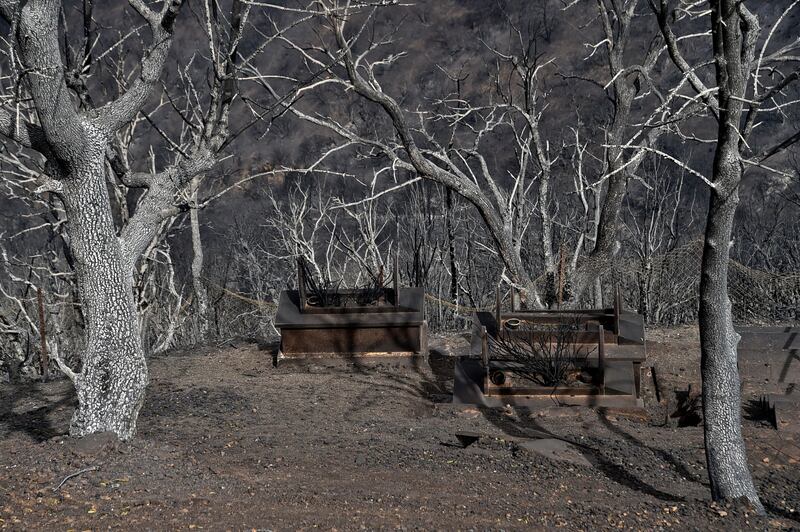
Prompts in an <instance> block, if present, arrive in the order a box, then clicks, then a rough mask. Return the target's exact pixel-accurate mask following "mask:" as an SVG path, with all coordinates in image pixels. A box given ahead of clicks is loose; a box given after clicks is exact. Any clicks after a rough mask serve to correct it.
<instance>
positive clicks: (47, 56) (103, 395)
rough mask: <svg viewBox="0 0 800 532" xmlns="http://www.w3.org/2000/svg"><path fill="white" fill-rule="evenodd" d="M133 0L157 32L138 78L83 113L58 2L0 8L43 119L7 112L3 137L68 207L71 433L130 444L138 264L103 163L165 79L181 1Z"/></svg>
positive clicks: (139, 385)
mask: <svg viewBox="0 0 800 532" xmlns="http://www.w3.org/2000/svg"><path fill="white" fill-rule="evenodd" d="M131 3H132V5H133V6H134V8H135V9H136V10H137V11H138V12H139V13H140V14H141V15H142V16H143V17H145V18H146V19H147V21H148V22H149V25H150V28H151V31H152V33H153V42H152V43H151V46H150V47H149V48H148V49H147V50H146V52H145V54H144V58H143V59H142V62H141V65H140V73H139V77H138V78H136V79H135V80H134V81H133V82H132V83H131V84H130V86H129V87H128V89H127V91H126V92H125V94H123V95H122V96H120V97H119V98H118V99H117V100H114V101H112V102H110V103H108V104H107V105H105V106H104V107H103V108H102V109H93V110H90V111H89V112H83V111H78V110H77V109H76V108H75V105H74V102H73V100H72V96H71V93H70V89H69V88H68V87H67V86H66V81H65V80H66V75H65V72H64V66H63V63H62V53H61V49H60V42H59V35H60V31H59V30H60V28H59V24H58V20H59V13H60V12H61V9H62V5H61V2H60V1H58V0H38V1H28V2H19V3H18V2H15V1H13V0H8V1H4V2H0V15H2V17H3V18H4V19H5V20H6V21H18V24H15V25H12V27H13V28H15V29H16V34H15V35H14V38H15V41H16V45H17V46H18V48H19V51H20V55H19V57H20V60H21V63H22V66H23V67H24V68H25V69H26V70H27V75H26V76H24V79H25V83H26V86H27V88H28V89H29V90H30V94H31V101H32V103H33V105H34V106H35V109H36V114H37V117H38V121H39V122H40V124H38V125H37V124H35V123H33V122H27V121H26V117H22V116H19V115H18V116H15V117H14V119H13V121H12V119H11V117H10V116H9V115H8V113H7V112H4V113H0V130H1V131H0V132H2V134H3V135H5V136H6V137H9V138H12V139H13V140H15V141H16V142H19V143H20V144H22V145H23V146H26V147H29V148H33V149H35V150H37V151H39V152H40V153H41V154H42V155H44V156H45V157H46V159H47V165H46V174H45V175H42V176H41V178H40V181H41V182H42V186H40V187H39V189H37V192H45V191H49V192H53V193H55V194H57V195H58V196H59V197H60V198H61V200H62V201H63V204H64V209H65V212H66V219H67V223H66V232H67V235H68V239H67V240H68V242H69V246H70V250H69V252H70V255H71V257H72V259H73V264H74V268H75V277H76V280H77V286H78V294H79V298H80V301H81V311H82V315H83V319H84V321H85V326H86V329H85V335H86V348H85V351H84V352H83V354H82V356H81V370H80V371H79V372H77V373H76V372H74V371H73V370H72V369H71V368H69V367H67V366H66V364H64V362H63V360H61V359H60V358H59V357H55V360H56V362H57V363H58V365H59V368H60V369H61V370H62V371H63V372H64V373H65V374H66V375H67V376H68V377H69V378H70V379H71V380H72V382H73V384H74V386H75V389H76V393H77V396H78V408H77V410H76V411H75V414H74V416H73V418H72V422H71V424H70V434H71V435H73V436H85V435H87V434H91V433H95V432H105V431H111V432H114V433H115V434H116V435H117V436H118V437H119V438H120V439H129V438H131V437H132V436H133V435H134V433H135V431H136V419H137V416H138V414H139V410H140V409H141V407H142V403H143V401H144V392H145V388H146V386H147V382H148V376H147V366H146V362H145V356H144V350H143V348H142V344H141V337H140V334H139V325H138V320H137V315H136V307H135V304H134V298H133V292H132V285H131V278H132V273H131V271H132V266H133V264H132V261H131V260H130V257H129V256H128V255H127V253H126V252H125V245H124V243H123V240H122V239H121V238H118V237H117V231H116V227H115V224H114V219H113V215H112V207H111V200H110V197H109V193H108V189H107V185H106V173H105V172H106V160H105V158H106V150H107V148H108V146H109V141H110V139H111V137H112V136H113V134H114V133H115V132H116V131H117V130H119V128H120V127H122V126H123V125H124V124H126V123H128V122H129V121H130V120H131V119H132V118H133V117H134V116H135V115H136V114H137V113H138V112H139V111H140V109H141V108H142V107H143V106H144V104H145V102H146V101H147V99H148V97H149V95H150V93H151V90H152V88H153V87H154V86H155V84H156V83H157V81H158V79H159V77H160V74H161V70H162V67H163V65H164V62H165V61H166V57H167V54H168V52H169V48H170V45H171V41H172V27H173V23H174V20H175V17H176V16H177V13H178V11H179V9H180V6H181V2H180V0H170V1H169V3H164V4H162V6H161V10H160V11H159V12H158V13H156V12H155V11H152V10H151V9H150V8H149V7H147V6H146V5H145V4H144V3H142V2H141V0H131ZM134 260H135V259H134Z"/></svg>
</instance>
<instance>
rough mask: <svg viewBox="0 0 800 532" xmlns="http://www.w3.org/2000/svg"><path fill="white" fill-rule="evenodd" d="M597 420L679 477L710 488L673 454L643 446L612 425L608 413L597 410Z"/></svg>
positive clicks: (633, 437) (637, 440) (642, 443)
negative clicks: (652, 455) (650, 454)
mask: <svg viewBox="0 0 800 532" xmlns="http://www.w3.org/2000/svg"><path fill="white" fill-rule="evenodd" d="M597 418H598V420H599V421H600V423H602V424H603V426H604V427H606V428H607V429H608V430H609V431H611V432H613V433H614V434H617V435H618V436H621V437H622V438H623V439H625V440H626V441H628V442H630V443H632V444H634V445H636V446H637V447H640V448H642V449H646V450H648V451H650V452H651V453H653V454H654V455H656V456H658V457H659V458H660V459H661V460H663V461H665V462H666V463H668V464H669V465H670V467H671V468H672V469H673V470H674V471H675V472H676V473H678V474H679V475H681V476H682V477H683V478H685V479H686V480H689V481H691V482H697V483H699V484H702V485H703V486H705V487H710V486H709V483H708V482H707V481H704V480H703V479H702V478H699V475H698V474H697V473H696V472H694V471H692V470H690V469H689V468H688V467H686V464H684V463H683V462H681V461H680V460H679V459H678V458H676V457H675V456H674V455H673V454H671V453H669V452H668V451H665V450H664V449H659V448H657V447H652V446H650V445H647V444H645V443H644V442H643V441H642V440H640V439H638V438H637V437H636V436H634V435H633V434H630V433H629V432H626V431H624V430H623V429H622V428H620V427H619V426H617V425H615V424H614V423H612V422H611V420H610V419H609V418H608V412H607V411H606V410H605V409H603V408H601V409H598V411H597Z"/></svg>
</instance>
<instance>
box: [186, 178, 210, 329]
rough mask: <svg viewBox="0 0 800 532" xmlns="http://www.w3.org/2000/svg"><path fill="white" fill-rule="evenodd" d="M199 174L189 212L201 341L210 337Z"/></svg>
mask: <svg viewBox="0 0 800 532" xmlns="http://www.w3.org/2000/svg"><path fill="white" fill-rule="evenodd" d="M199 188H200V179H199V176H195V178H194V179H193V180H192V200H193V201H192V203H193V205H192V208H191V211H190V212H189V216H190V224H191V228H192V286H193V288H194V296H195V301H196V304H197V320H198V322H197V336H198V338H197V339H198V341H199V342H200V343H202V342H205V340H206V338H207V337H208V326H209V325H208V291H207V290H206V286H205V285H204V284H203V262H204V254H203V241H202V239H201V237H200V212H199V210H198V205H197V195H198V189H199Z"/></svg>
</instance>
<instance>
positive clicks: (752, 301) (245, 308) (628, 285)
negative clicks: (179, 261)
mask: <svg viewBox="0 0 800 532" xmlns="http://www.w3.org/2000/svg"><path fill="white" fill-rule="evenodd" d="M702 252H703V241H702V240H693V241H691V242H688V243H686V244H684V245H682V246H679V247H676V248H675V249H672V250H670V251H668V252H666V253H662V254H657V255H650V256H644V255H642V256H634V257H632V256H622V257H616V258H614V259H606V258H594V259H593V258H588V259H586V260H584V261H582V262H579V264H578V266H577V268H576V269H575V270H574V271H573V272H571V273H570V274H568V278H567V279H566V289H565V292H566V293H565V295H564V297H565V304H566V305H570V306H573V307H578V308H591V307H599V306H610V305H611V302H612V301H613V297H614V292H615V290H616V289H617V287H618V288H619V290H620V292H621V294H622V296H623V300H624V304H625V307H626V308H627V309H630V310H634V311H636V312H639V313H640V314H642V315H643V316H644V317H645V319H646V321H647V323H649V324H657V325H677V324H683V323H693V322H695V321H696V320H697V315H698V307H699V296H698V294H699V286H700V265H701V260H702ZM534 284H535V286H536V288H537V290H538V291H539V293H540V294H544V293H545V292H546V291H547V290H552V289H553V288H552V285H553V281H552V276H551V277H550V279H548V276H547V275H540V276H538V277H537V278H535V280H534ZM209 285H210V288H212V289H213V290H215V291H217V293H218V297H217V300H218V302H219V303H218V304H219V305H220V306H221V308H222V309H223V311H222V312H221V315H224V316H226V317H224V318H222V319H223V320H224V321H226V323H223V327H230V326H232V325H233V324H234V323H238V327H236V328H239V327H244V328H249V330H253V331H256V330H261V331H262V332H264V333H269V334H275V333H276V332H277V331H275V330H274V328H273V327H272V319H273V318H274V315H275V312H276V310H277V294H275V295H274V296H273V297H270V298H267V299H264V298H260V297H259V296H258V295H254V294H247V293H241V292H239V291H237V290H236V289H234V288H231V287H223V286H219V285H216V284H213V283H211V282H210V280H209ZM728 291H729V296H730V298H731V303H732V309H733V315H734V321H735V322H736V323H738V324H743V325H764V324H784V323H785V324H789V323H794V322H796V321H797V320H798V319H800V274H798V273H772V272H766V271H762V270H758V269H754V268H750V267H748V266H746V265H744V264H741V263H739V262H737V261H735V260H731V261H730V265H729V284H728ZM494 297H495V295H494V294H493V293H492V294H484V298H483V299H482V300H481V301H480V304H481V305H480V306H478V307H475V306H470V305H465V304H462V303H461V302H460V301H453V300H450V299H447V298H444V297H441V296H440V295H437V294H435V293H431V292H426V294H425V304H426V316H427V318H428V320H429V324H430V326H431V329H432V330H434V331H442V330H459V329H464V328H467V327H468V326H469V323H470V321H471V316H472V314H473V313H474V312H475V311H477V310H491V309H492V308H493V305H494Z"/></svg>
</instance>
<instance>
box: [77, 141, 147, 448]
mask: <svg viewBox="0 0 800 532" xmlns="http://www.w3.org/2000/svg"><path fill="white" fill-rule="evenodd" d="M104 147H105V143H102V145H101V147H99V148H98V149H96V150H95V149H92V148H90V150H91V151H95V152H96V153H94V154H92V153H90V154H87V156H86V163H85V166H84V167H83V168H78V169H77V172H76V173H77V174H78V175H77V176H75V177H67V178H66V179H64V180H63V183H64V189H63V191H62V192H61V197H62V198H63V201H64V207H65V210H66V214H67V219H68V220H69V222H68V223H67V232H68V234H69V237H70V242H71V243H72V249H71V251H72V254H73V256H74V259H75V273H76V276H77V281H78V290H79V294H80V300H81V303H82V311H83V316H84V319H85V322H86V350H85V351H84V353H83V356H82V370H81V372H80V374H79V375H78V377H77V379H76V381H75V388H76V390H77V394H78V408H77V410H76V411H75V414H74V415H73V417H72V422H71V424H70V434H71V435H72V436H84V435H87V434H91V433H95V432H105V431H111V432H114V433H116V434H117V436H118V437H119V438H120V439H129V438H131V437H132V436H133V434H134V433H135V431H136V418H137V416H138V414H139V410H140V408H141V406H142V403H143V401H144V391H145V387H146V386H147V383H148V376H147V365H146V363H145V356H144V350H143V348H142V344H141V337H140V335H139V325H138V323H139V321H138V319H137V316H136V308H135V304H134V299H133V292H132V289H131V285H130V283H129V279H130V276H129V274H128V272H126V271H125V268H124V261H123V260H122V251H121V246H120V243H119V239H118V238H117V234H116V230H115V227H114V220H113V217H112V213H111V204H110V201H109V196H108V191H107V189H106V182H105V174H104V171H105V169H104V161H103V153H104Z"/></svg>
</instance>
